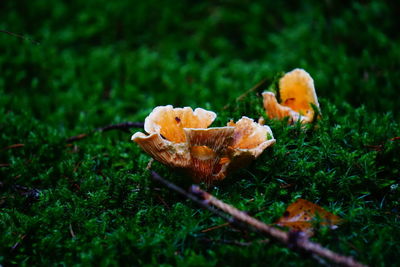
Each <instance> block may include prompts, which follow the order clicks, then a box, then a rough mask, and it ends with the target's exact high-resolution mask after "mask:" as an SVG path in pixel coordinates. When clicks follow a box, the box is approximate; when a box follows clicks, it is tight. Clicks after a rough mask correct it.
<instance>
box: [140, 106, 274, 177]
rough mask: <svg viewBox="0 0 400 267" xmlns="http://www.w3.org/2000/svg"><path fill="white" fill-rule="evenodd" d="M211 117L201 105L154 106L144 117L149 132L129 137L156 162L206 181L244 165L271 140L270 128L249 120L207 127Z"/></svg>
mask: <svg viewBox="0 0 400 267" xmlns="http://www.w3.org/2000/svg"><path fill="white" fill-rule="evenodd" d="M215 118H216V114H215V113H214V112H211V111H207V110H204V109H201V108H197V109H195V110H194V111H193V110H192V109H191V108H189V107H184V108H173V107H172V106H170V105H169V106H160V107H156V108H155V109H154V110H153V111H152V112H151V113H150V115H149V116H148V117H147V118H146V119H145V126H144V129H145V131H146V132H147V133H148V134H149V135H146V134H144V133H140V132H138V133H135V134H134V135H133V136H132V140H133V141H134V142H136V143H137V144H138V145H139V146H140V147H141V148H142V149H143V150H144V151H145V152H146V153H148V154H149V155H151V156H152V157H153V158H154V159H156V160H157V161H159V162H161V163H163V164H165V165H167V166H170V167H173V168H176V169H181V170H183V171H184V172H185V173H187V174H189V175H190V176H191V177H192V178H193V179H194V181H195V182H201V181H203V182H206V183H208V184H211V183H212V182H214V181H218V180H222V179H224V178H225V177H226V176H227V175H229V174H230V173H231V172H232V171H234V170H236V169H238V168H241V167H244V166H246V165H247V164H248V163H250V162H251V160H253V159H255V158H257V157H258V156H259V155H260V154H261V153H262V152H263V151H264V149H266V148H267V147H268V146H271V145H273V144H274V143H275V139H273V135H272V132H271V129H270V128H269V127H268V126H264V125H260V124H258V123H256V122H254V121H253V120H252V119H249V118H247V117H242V119H240V120H239V121H238V122H236V123H233V122H229V123H228V126H226V127H213V128H207V127H208V126H209V125H210V124H211V123H212V122H213V120H214V119H215Z"/></svg>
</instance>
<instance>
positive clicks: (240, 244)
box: [200, 238, 270, 247]
mask: <svg viewBox="0 0 400 267" xmlns="http://www.w3.org/2000/svg"><path fill="white" fill-rule="evenodd" d="M200 241H204V242H208V243H214V242H215V243H221V244H227V245H235V246H240V247H249V246H251V245H253V244H254V243H258V244H267V243H269V242H270V240H269V239H264V240H259V241H256V242H240V241H236V240H227V239H210V238H200Z"/></svg>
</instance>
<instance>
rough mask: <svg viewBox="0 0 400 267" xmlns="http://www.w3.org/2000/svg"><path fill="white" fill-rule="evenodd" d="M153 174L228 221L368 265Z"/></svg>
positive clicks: (294, 246) (340, 259) (317, 253)
mask: <svg viewBox="0 0 400 267" xmlns="http://www.w3.org/2000/svg"><path fill="white" fill-rule="evenodd" d="M151 174H152V177H153V179H154V180H156V181H158V182H160V183H162V184H164V185H165V186H167V187H168V188H169V189H171V190H174V191H176V192H178V193H180V194H181V195H183V196H185V197H187V198H189V199H191V200H193V201H194V202H196V203H197V204H199V205H200V206H201V207H204V208H206V209H208V210H210V211H211V212H213V213H214V214H216V215H218V216H220V217H222V218H224V219H225V220H227V221H228V222H231V221H232V219H234V222H235V221H236V222H240V223H242V224H243V225H247V226H250V227H251V228H252V229H253V230H256V231H257V232H261V233H263V234H265V235H266V236H268V237H272V238H273V239H275V240H276V241H279V242H280V243H283V244H284V245H286V246H287V247H289V248H292V249H297V250H301V251H303V252H306V253H308V254H310V255H312V256H313V257H314V258H315V256H319V257H322V258H325V259H328V260H330V261H332V262H334V263H336V264H338V265H342V266H351V267H362V266H366V265H363V264H361V263H359V262H357V261H355V260H354V259H353V258H352V257H347V256H343V255H340V254H338V253H336V252H333V251H331V250H329V249H327V248H324V247H323V246H321V245H320V244H318V243H315V242H312V241H310V240H309V239H308V238H307V237H306V236H304V235H303V234H302V232H289V233H287V232H284V231H282V230H279V229H277V228H275V227H272V226H269V225H267V224H265V223H263V222H261V221H259V220H257V219H255V218H254V217H251V216H250V215H248V214H247V213H245V212H243V211H240V210H238V209H237V208H235V207H233V206H231V205H229V204H226V203H224V202H223V201H221V200H219V199H217V198H216V197H214V196H213V195H211V194H209V193H207V192H205V191H203V190H201V189H200V188H199V187H198V186H192V187H191V189H190V190H189V192H186V191H184V190H183V189H182V188H180V187H178V186H176V185H174V184H173V183H171V182H169V181H167V180H165V179H164V178H162V177H161V176H160V175H159V174H157V173H156V172H154V171H152V172H151ZM214 207H217V208H218V209H215V208H214ZM221 211H224V212H225V213H227V214H229V215H231V216H232V217H230V216H227V215H226V214H225V213H222V212H221Z"/></svg>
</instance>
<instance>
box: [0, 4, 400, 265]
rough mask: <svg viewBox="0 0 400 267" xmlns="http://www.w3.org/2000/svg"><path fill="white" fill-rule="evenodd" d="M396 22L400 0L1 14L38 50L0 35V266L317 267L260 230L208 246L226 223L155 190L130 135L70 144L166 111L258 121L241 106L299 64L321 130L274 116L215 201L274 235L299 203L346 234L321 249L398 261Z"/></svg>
mask: <svg viewBox="0 0 400 267" xmlns="http://www.w3.org/2000/svg"><path fill="white" fill-rule="evenodd" d="M399 11H400V5H399V4H398V3H397V1H385V2H383V1H353V2H351V3H347V4H344V3H343V4H339V3H338V2H337V3H334V1H308V2H307V3H303V2H300V1H286V2H285V3H283V2H277V1H266V2H265V1H212V2H208V1H167V2H159V1H153V0H148V1H140V2H139V1H115V2H114V1H92V0H87V1H68V3H67V2H64V1H61V0H54V1H45V0H37V1H2V2H0V15H1V18H2V19H1V21H0V29H3V30H8V31H11V32H15V33H19V34H23V35H25V36H27V37H30V38H32V39H34V40H35V41H38V42H40V44H39V45H37V44H35V43H33V42H30V41H29V40H26V41H22V40H20V39H18V38H15V37H13V36H11V35H8V34H5V33H0V50H1V54H0V70H1V72H0V114H1V116H0V136H1V138H0V164H1V167H0V177H1V178H0V182H1V183H0V193H1V197H0V222H1V223H0V234H1V235H0V264H2V265H4V266H9V265H13V264H18V265H32V264H33V265H42V266H43V265H73V264H78V265H88V264H91V265H95V264H96V265H97V264H100V265H102V266H104V265H117V264H124V265H125V264H129V265H160V264H162V265H164V266H167V265H179V266H181V265H182V266H190V265H193V266H202V265H204V266H215V265H233V266H242V265H244V264H246V265H266V264H268V265H273V266H282V265H296V266H308V265H310V264H312V260H311V259H309V258H307V257H304V256H303V255H300V254H297V253H295V252H293V251H291V250H290V249H288V248H285V247H283V246H281V245H279V244H274V243H268V244H264V243H260V242H257V241H259V240H261V239H263V237H260V236H258V235H256V234H252V233H244V232H240V231H237V230H235V229H233V228H230V227H224V228H220V229H217V230H213V231H209V232H207V233H202V230H203V229H206V228H208V227H211V226H215V225H218V224H221V223H223V221H222V220H221V219H219V218H216V217H215V216H213V215H211V214H210V213H209V212H208V211H205V210H202V209H200V208H199V207H197V206H196V205H195V204H193V203H191V202H190V201H189V200H186V199H183V198H181V197H179V196H177V195H176V194H175V193H173V192H170V191H168V190H167V189H164V188H162V187H161V186H160V185H159V184H156V183H154V182H152V181H151V179H150V176H149V172H148V171H147V170H146V166H147V164H148V161H149V159H150V158H149V157H148V156H147V155H146V154H144V153H143V152H142V151H141V150H140V149H139V148H138V146H137V145H135V144H134V143H132V142H131V141H130V136H131V134H132V133H134V132H135V131H136V130H135V129H134V130H131V131H130V132H121V131H110V132H105V133H95V134H94V135H92V136H90V137H88V138H86V139H83V140H80V141H78V142H75V143H73V144H72V145H67V144H66V142H65V140H66V138H67V137H70V136H73V135H77V134H80V133H87V132H90V131H91V130H93V129H94V128H96V127H100V126H104V125H107V124H112V123H119V122H124V121H143V120H144V118H145V117H146V115H147V114H149V112H150V111H151V110H152V109H153V108H154V107H155V106H157V105H165V104H172V105H174V106H191V107H193V108H194V107H203V108H206V109H211V110H213V111H215V112H216V113H217V114H218V116H219V117H218V119H217V121H216V122H215V124H214V125H215V126H221V125H224V124H225V123H226V121H227V120H228V119H230V118H233V119H238V118H240V116H242V115H247V116H249V117H252V118H255V119H257V118H258V117H260V116H262V115H264V114H263V110H262V106H261V100H260V98H259V96H258V95H257V92H254V93H250V94H249V95H247V96H246V97H245V98H243V99H242V100H240V101H238V102H237V101H236V100H235V99H236V97H238V96H239V95H241V94H242V93H243V92H245V91H246V90H247V89H248V88H251V87H252V86H253V85H255V84H256V83H258V82H259V81H261V80H262V79H267V83H266V85H265V86H263V87H262V88H260V90H261V91H262V90H263V89H267V88H268V86H269V84H270V83H272V81H273V79H274V77H276V75H277V74H279V73H281V72H282V71H289V70H291V69H293V68H296V67H300V68H304V69H306V70H307V71H308V72H309V73H310V74H311V75H312V76H313V78H314V80H315V84H316V88H317V94H318V96H319V99H320V103H321V108H322V113H323V116H322V119H321V120H320V121H319V123H318V127H316V128H314V129H312V128H309V129H302V128H301V127H300V126H299V125H294V126H287V124H286V123H285V122H279V121H270V120H267V124H268V125H270V126H271V128H272V130H273V132H274V135H275V138H276V139H277V143H276V145H275V146H274V147H273V148H272V149H269V150H268V151H266V152H265V153H264V154H263V155H262V156H261V158H259V159H258V160H257V161H256V162H255V163H254V164H253V165H251V166H250V167H248V168H247V169H244V170H242V171H240V172H238V173H236V174H235V175H233V177H230V178H229V179H226V180H225V181H223V182H222V183H220V184H218V185H216V186H215V187H212V188H211V189H210V190H209V191H210V192H211V193H213V194H214V195H216V196H217V197H219V198H220V199H222V200H224V201H226V202H227V203H230V204H233V205H235V206H236V207H238V208H240V209H243V210H246V211H248V212H250V213H252V214H254V216H255V217H257V218H259V219H261V220H263V221H265V222H266V223H273V222H274V221H275V220H276V219H277V218H278V217H279V216H280V215H281V214H282V212H283V211H284V210H285V207H286V206H287V205H289V204H290V203H291V202H293V201H294V200H295V199H296V198H298V197H301V198H305V199H307V200H309V201H312V202H315V203H318V204H319V205H322V206H323V207H325V208H327V209H328V210H330V211H332V212H334V213H335V214H338V215H339V216H341V217H342V218H343V219H344V221H345V222H344V223H343V224H342V225H340V227H339V228H338V229H337V230H335V231H327V230H326V229H321V231H319V232H318V233H317V234H316V235H315V236H314V237H313V240H315V241H317V242H320V243H321V244H323V245H324V246H326V247H328V248H330V249H332V250H334V251H337V252H339V253H342V254H345V255H352V256H354V257H355V258H357V259H358V260H360V261H361V262H363V263H366V264H370V265H373V266H384V265H393V264H395V261H393V259H396V258H397V257H398V255H400V244H399V241H398V237H399V236H400V229H399V220H400V213H399V212H400V211H399V204H400V187H399V183H400V172H399V167H400V158H399V154H400V140H392V141H391V140H390V139H391V138H393V137H396V136H400V127H399V117H400V113H399V107H400V98H399V97H398V88H400V79H399V77H400V64H399V62H400V48H399V46H398V44H399V42H400V35H399V31H398V27H399V23H397V22H398V14H399ZM227 104H229V107H228V109H223V107H224V106H225V105H227ZM13 144H24V146H21V147H17V148H9V149H5V148H6V147H8V146H10V145H13ZM379 145H380V146H379ZM377 146H378V147H377ZM153 168H154V169H155V170H156V171H158V172H159V173H160V174H161V175H163V176H165V177H166V178H168V179H170V180H172V181H174V182H175V183H177V184H179V185H181V186H183V187H187V186H188V185H189V184H190V180H189V178H188V177H183V176H181V175H179V174H177V173H175V172H173V171H171V170H169V169H168V168H166V167H164V166H162V165H160V164H159V163H154V164H153ZM160 187H161V188H160ZM210 240H214V241H210ZM224 240H225V241H226V240H228V241H233V240H235V241H243V242H253V243H252V244H251V245H250V246H246V247H241V246H236V245H232V244H224V243H223V242H221V241H224Z"/></svg>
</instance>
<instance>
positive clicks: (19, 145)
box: [3, 144, 25, 150]
mask: <svg viewBox="0 0 400 267" xmlns="http://www.w3.org/2000/svg"><path fill="white" fill-rule="evenodd" d="M24 146H25V144H14V145H9V146H6V147H4V148H3V150H7V149H12V148H19V147H24Z"/></svg>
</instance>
